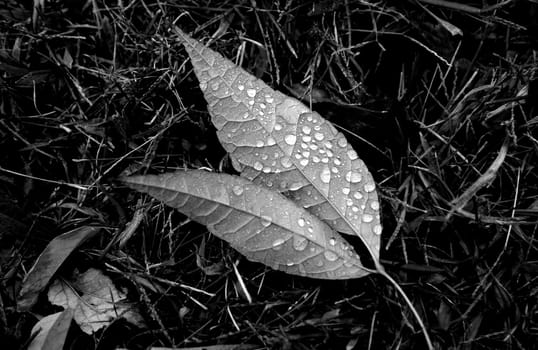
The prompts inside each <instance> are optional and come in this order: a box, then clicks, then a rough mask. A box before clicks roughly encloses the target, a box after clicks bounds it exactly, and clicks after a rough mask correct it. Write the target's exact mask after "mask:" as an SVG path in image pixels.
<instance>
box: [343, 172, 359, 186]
mask: <svg viewBox="0 0 538 350" xmlns="http://www.w3.org/2000/svg"><path fill="white" fill-rule="evenodd" d="M361 180H362V176H361V174H359V173H358V172H356V171H348V172H347V173H346V181H348V182H351V183H357V182H360V181H361Z"/></svg>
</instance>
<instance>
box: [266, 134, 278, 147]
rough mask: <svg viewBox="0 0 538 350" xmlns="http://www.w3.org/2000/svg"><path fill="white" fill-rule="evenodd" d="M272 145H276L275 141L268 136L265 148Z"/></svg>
mask: <svg viewBox="0 0 538 350" xmlns="http://www.w3.org/2000/svg"><path fill="white" fill-rule="evenodd" d="M274 144H276V140H275V138H274V137H273V136H269V137H268V138H267V146H273V145H274Z"/></svg>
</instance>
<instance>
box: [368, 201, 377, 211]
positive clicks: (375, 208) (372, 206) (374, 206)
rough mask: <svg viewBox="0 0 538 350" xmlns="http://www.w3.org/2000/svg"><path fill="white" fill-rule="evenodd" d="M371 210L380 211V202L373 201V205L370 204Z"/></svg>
mask: <svg viewBox="0 0 538 350" xmlns="http://www.w3.org/2000/svg"><path fill="white" fill-rule="evenodd" d="M370 208H372V209H373V210H379V202H378V201H372V203H370Z"/></svg>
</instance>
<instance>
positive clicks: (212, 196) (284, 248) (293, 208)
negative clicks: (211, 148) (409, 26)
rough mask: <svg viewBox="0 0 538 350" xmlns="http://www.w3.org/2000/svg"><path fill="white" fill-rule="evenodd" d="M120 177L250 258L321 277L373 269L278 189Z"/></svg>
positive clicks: (239, 182)
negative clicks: (367, 267)
mask: <svg viewBox="0 0 538 350" xmlns="http://www.w3.org/2000/svg"><path fill="white" fill-rule="evenodd" d="M122 181H123V182H125V183H126V184H127V185H128V186H129V187H131V188H133V189H136V190H138V191H141V192H145V193H148V194H149V195H151V196H152V197H155V198H157V199H159V200H161V201H163V202H164V203H165V204H167V205H169V206H171V207H173V208H176V209H177V210H179V211H180V212H182V213H183V214H185V215H187V216H189V217H190V218H192V219H193V220H194V221H196V222H198V223H201V224H203V225H206V226H207V228H208V230H209V231H210V232H211V233H213V234H214V235H216V236H218V237H219V238H221V239H223V240H225V241H227V242H228V243H229V244H230V245H231V246H232V247H233V248H234V249H236V250H237V251H239V252H240V253H241V254H243V255H244V256H245V257H247V259H249V260H252V261H256V262H261V263H263V264H265V265H268V266H270V267H272V268H274V269H278V270H282V271H285V272H287V273H290V274H295V275H301V276H307V277H313V278H323V279H347V278H358V277H362V276H365V275H367V274H368V273H369V272H371V271H370V270H367V269H365V268H364V267H362V265H361V262H360V260H359V257H358V255H357V253H355V252H354V250H353V248H352V247H351V246H350V245H349V244H347V243H346V242H345V241H344V239H343V238H342V237H341V236H339V235H338V234H337V233H336V232H335V231H333V230H332V229H331V228H330V227H329V226H327V225H326V224H325V223H323V222H322V221H320V220H319V219H317V218H316V217H315V216H313V215H312V214H310V213H308V212H307V211H306V210H304V209H303V208H301V207H299V206H297V205H295V204H294V203H293V202H291V201H290V200H289V199H287V198H286V197H284V196H282V195H281V194H280V193H278V192H275V191H271V190H270V189H267V188H265V187H262V186H259V185H256V184H254V183H252V182H250V181H249V180H247V179H244V178H241V177H238V176H232V175H227V174H216V173H210V172H206V171H201V170H188V171H183V172H177V173H169V174H162V175H146V176H132V177H127V178H123V179H122Z"/></svg>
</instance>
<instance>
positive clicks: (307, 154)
mask: <svg viewBox="0 0 538 350" xmlns="http://www.w3.org/2000/svg"><path fill="white" fill-rule="evenodd" d="M301 154H302V155H303V157H305V158H308V157H310V152H308V151H303V153H301Z"/></svg>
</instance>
